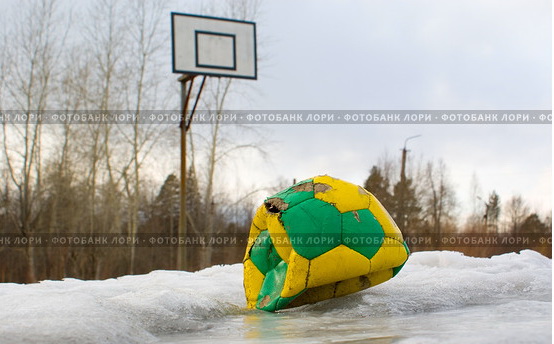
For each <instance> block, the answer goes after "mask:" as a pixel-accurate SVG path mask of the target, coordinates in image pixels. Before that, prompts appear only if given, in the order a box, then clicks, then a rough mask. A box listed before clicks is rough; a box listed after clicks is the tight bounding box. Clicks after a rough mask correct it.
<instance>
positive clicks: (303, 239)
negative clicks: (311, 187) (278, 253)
mask: <svg viewBox="0 0 554 344" xmlns="http://www.w3.org/2000/svg"><path fill="white" fill-rule="evenodd" d="M281 220H282V222H283V226H284V228H285V231H287V234H288V235H289V237H290V241H291V243H292V247H293V248H294V249H295V251H296V252H298V254H300V255H301V256H302V257H304V258H306V259H313V258H315V257H317V256H319V255H321V254H323V253H325V252H327V251H329V250H331V249H333V248H335V247H337V246H338V245H340V244H341V240H340V239H341V214H340V213H339V211H338V210H337V208H335V207H334V206H333V205H332V204H329V203H327V202H324V201H321V200H319V199H315V198H314V199H309V200H307V201H304V202H302V203H300V204H297V205H296V206H294V207H292V208H291V209H288V210H286V211H284V212H283V214H282V215H281Z"/></svg>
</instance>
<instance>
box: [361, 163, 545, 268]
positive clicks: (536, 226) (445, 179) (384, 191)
mask: <svg viewBox="0 0 554 344" xmlns="http://www.w3.org/2000/svg"><path fill="white" fill-rule="evenodd" d="M411 167H412V168H411V169H409V172H408V173H406V172H404V169H403V168H401V167H400V166H399V163H397V162H396V160H394V159H391V158H390V157H388V156H384V157H382V158H381V159H380V161H379V162H378V163H377V164H375V165H374V166H372V168H371V170H370V174H369V176H368V178H367V179H366V180H365V183H364V187H365V188H366V189H367V190H369V191H370V192H372V193H373V194H374V195H375V196H376V197H377V198H378V199H379V200H380V202H381V203H382V204H383V206H384V207H385V208H386V209H388V211H389V213H390V214H391V216H392V218H393V219H394V220H395V222H396V223H397V224H398V226H399V227H400V228H401V229H402V231H403V233H404V234H405V236H407V237H412V238H414V244H413V245H411V246H410V248H411V249H412V251H417V250H429V249H456V250H459V251H462V252H465V253H467V254H469V255H474V256H491V255H493V254H500V253H504V252H511V251H514V250H516V251H517V250H518V249H523V248H533V249H536V250H538V251H540V252H541V253H543V254H545V255H547V256H549V257H551V255H552V249H551V247H547V246H546V245H539V244H538V243H537V244H536V245H535V246H536V247H533V244H532V243H531V242H529V244H527V246H521V247H517V246H516V247H512V246H509V245H504V246H502V245H496V246H474V245H460V246H457V247H452V246H451V245H450V246H444V245H441V244H442V243H441V241H440V240H439V241H438V242H434V241H433V242H432V243H431V244H429V243H427V244H424V245H418V241H417V240H415V239H416V238H418V237H424V236H426V235H430V236H431V237H433V238H441V237H443V238H444V237H448V235H449V234H457V235H460V234H466V235H468V236H472V237H490V236H491V235H500V236H503V237H506V238H509V237H510V236H520V237H521V236H522V235H540V234H544V235H545V237H549V236H550V235H551V233H552V217H551V215H550V214H547V215H544V216H542V214H538V213H537V212H535V211H532V210H531V208H530V207H529V206H528V205H527V202H526V201H525V200H524V198H523V197H522V196H521V195H512V196H511V197H510V198H509V199H508V200H507V201H502V200H501V198H500V196H499V195H498V193H497V192H496V191H495V190H491V191H490V192H489V193H488V194H486V195H485V194H482V191H481V187H480V185H479V182H478V180H477V177H476V176H475V175H473V177H472V181H471V186H470V188H471V190H470V195H469V197H470V201H469V202H468V203H469V205H470V207H469V214H468V215H467V216H466V218H465V219H464V218H461V217H460V210H461V208H462V207H461V205H462V204H461V202H460V201H459V200H458V198H457V195H456V192H455V191H456V190H455V188H454V186H453V184H452V182H451V180H450V178H449V175H448V168H447V165H446V163H445V162H444V161H443V160H439V161H438V162H437V161H426V162H425V161H423V160H422V159H421V160H420V162H419V163H417V164H416V163H412V164H411ZM399 170H401V172H400V173H398V171H399ZM537 237H538V236H537ZM475 240H476V239H475ZM507 241H509V242H513V240H507Z"/></svg>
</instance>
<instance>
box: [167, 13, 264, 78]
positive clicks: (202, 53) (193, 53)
mask: <svg viewBox="0 0 554 344" xmlns="http://www.w3.org/2000/svg"><path fill="white" fill-rule="evenodd" d="M171 38H172V50H173V51H172V53H173V72H174V73H182V74H193V75H195V74H200V75H212V76H224V77H232V78H246V79H256V78H257V77H258V74H257V61H256V60H257V56H256V24H255V23H253V22H246V21H240V20H233V19H224V18H216V17H206V16H198V15H193V14H186V13H175V12H173V13H171Z"/></svg>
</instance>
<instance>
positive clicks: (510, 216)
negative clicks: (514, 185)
mask: <svg viewBox="0 0 554 344" xmlns="http://www.w3.org/2000/svg"><path fill="white" fill-rule="evenodd" d="M504 214H505V216H506V224H507V230H508V231H509V232H510V233H518V232H519V231H520V228H521V225H522V224H523V222H524V221H525V219H526V218H527V217H528V216H529V214H530V211H529V207H528V206H527V205H526V204H525V201H524V200H523V198H522V197H521V195H516V196H512V198H510V199H509V200H508V202H507V203H506V206H505V208H504Z"/></svg>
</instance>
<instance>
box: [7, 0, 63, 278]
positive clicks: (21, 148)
mask: <svg viewBox="0 0 554 344" xmlns="http://www.w3.org/2000/svg"><path fill="white" fill-rule="evenodd" d="M20 10H21V11H22V15H21V16H19V18H21V19H20V20H19V21H18V22H17V25H16V26H15V29H14V30H13V32H11V33H10V35H9V37H10V39H9V40H7V44H8V47H9V48H8V49H7V51H8V52H7V56H6V59H5V60H4V63H8V64H9V65H10V68H9V69H8V70H6V72H7V73H8V74H7V75H6V84H5V90H6V92H7V95H6V96H7V97H9V101H7V102H6V103H7V105H8V106H13V109H20V110H22V111H23V113H24V115H25V118H24V120H23V122H24V123H22V124H18V125H11V126H10V127H9V128H8V127H7V125H6V123H3V126H2V130H3V142H2V147H3V151H4V156H5V159H6V165H7V170H8V173H9V176H10V179H11V181H12V183H13V184H14V186H15V188H16V190H17V195H18V196H17V202H18V204H19V208H18V209H17V214H16V215H15V216H13V218H14V219H16V222H17V227H18V228H19V230H20V232H21V234H22V235H23V236H29V235H30V234H32V233H33V231H34V228H33V227H34V226H35V225H36V221H37V219H38V216H39V213H40V203H39V200H40V198H41V197H42V152H41V140H42V125H41V119H40V117H38V116H37V117H33V116H32V114H33V113H36V112H40V111H42V110H45V109H47V106H48V104H49V100H50V98H51V97H52V94H53V93H54V92H55V80H54V79H55V77H56V75H57V72H56V70H57V69H59V68H61V66H60V63H59V62H60V57H61V52H62V51H63V49H61V48H62V46H63V43H64V40H65V37H66V32H67V27H65V31H63V30H62V29H64V27H63V25H64V22H63V21H62V20H61V19H60V17H59V14H58V2H57V1H56V0H35V1H28V2H26V3H25V4H24V6H22V7H21V8H20ZM35 111H36V112H35ZM26 254H27V260H28V263H27V280H28V281H30V282H33V281H35V280H36V271H35V254H34V247H33V246H32V245H29V246H27V249H26Z"/></svg>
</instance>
